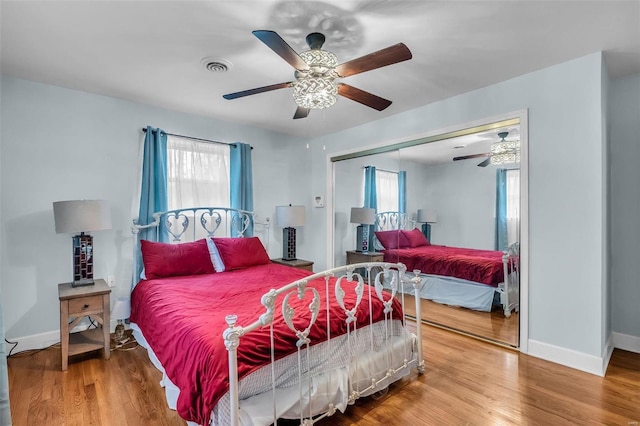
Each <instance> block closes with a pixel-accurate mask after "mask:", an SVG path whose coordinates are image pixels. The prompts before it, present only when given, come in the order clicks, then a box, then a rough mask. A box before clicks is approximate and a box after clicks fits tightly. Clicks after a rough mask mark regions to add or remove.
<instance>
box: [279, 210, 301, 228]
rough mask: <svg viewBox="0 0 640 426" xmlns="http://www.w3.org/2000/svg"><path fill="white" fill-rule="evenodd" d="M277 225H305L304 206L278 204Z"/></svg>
mask: <svg viewBox="0 0 640 426" xmlns="http://www.w3.org/2000/svg"><path fill="white" fill-rule="evenodd" d="M276 225H277V226H279V227H281V228H294V227H296V226H303V225H304V206H276Z"/></svg>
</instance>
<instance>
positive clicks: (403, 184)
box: [398, 170, 407, 213]
mask: <svg viewBox="0 0 640 426" xmlns="http://www.w3.org/2000/svg"><path fill="white" fill-rule="evenodd" d="M398 211H399V212H400V213H406V212H407V172H406V171H404V170H400V171H399V172H398Z"/></svg>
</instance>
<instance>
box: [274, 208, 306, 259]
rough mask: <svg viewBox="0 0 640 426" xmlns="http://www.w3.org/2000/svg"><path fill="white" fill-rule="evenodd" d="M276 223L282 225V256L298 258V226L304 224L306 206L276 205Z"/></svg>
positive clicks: (284, 257)
mask: <svg viewBox="0 0 640 426" xmlns="http://www.w3.org/2000/svg"><path fill="white" fill-rule="evenodd" d="M276 225H278V226H280V227H282V228H283V229H282V258H283V259H284V260H296V228H295V227H296V226H303V225H304V206H292V205H291V204H289V205H288V206H276Z"/></svg>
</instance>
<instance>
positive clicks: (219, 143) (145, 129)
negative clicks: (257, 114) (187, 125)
mask: <svg viewBox="0 0 640 426" xmlns="http://www.w3.org/2000/svg"><path fill="white" fill-rule="evenodd" d="M142 132H143V133H147V128H146V127H143V128H142ZM163 132H164V134H166V135H169V136H177V137H179V138H186V139H193V140H194V141H200V142H207V143H217V144H218V145H231V146H232V147H234V148H235V145H236V144H235V143H227V142H220V141H212V140H210V139H202V138H194V137H192V136H185V135H178V134H177V133H169V132H165V131H164V130H163ZM251 149H253V147H251Z"/></svg>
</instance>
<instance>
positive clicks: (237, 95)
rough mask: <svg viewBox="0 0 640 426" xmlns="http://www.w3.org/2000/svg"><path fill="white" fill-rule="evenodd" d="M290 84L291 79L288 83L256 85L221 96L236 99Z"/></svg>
mask: <svg viewBox="0 0 640 426" xmlns="http://www.w3.org/2000/svg"><path fill="white" fill-rule="evenodd" d="M291 86H293V82H292V81H290V82H288V83H278V84H272V85H271V86H264V87H256V88H255V89H249V90H243V91H242V92H235V93H228V94H226V95H222V97H223V98H225V99H236V98H242V97H243V96H249V95H255V94H257V93H264V92H269V91H271V90H276V89H284V88H287V87H291Z"/></svg>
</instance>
